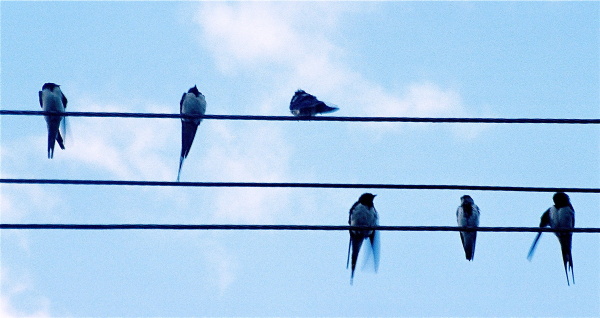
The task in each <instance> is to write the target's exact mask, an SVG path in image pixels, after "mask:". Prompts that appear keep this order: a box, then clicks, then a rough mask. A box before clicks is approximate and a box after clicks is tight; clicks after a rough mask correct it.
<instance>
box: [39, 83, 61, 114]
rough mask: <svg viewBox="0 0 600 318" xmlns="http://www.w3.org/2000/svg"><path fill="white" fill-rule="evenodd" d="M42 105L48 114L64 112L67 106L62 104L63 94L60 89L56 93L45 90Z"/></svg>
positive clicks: (56, 89) (55, 90)
mask: <svg viewBox="0 0 600 318" xmlns="http://www.w3.org/2000/svg"><path fill="white" fill-rule="evenodd" d="M42 104H43V106H44V111H46V112H64V111H65V106H64V105H63V103H62V93H61V92H60V89H58V88H55V89H54V91H50V90H48V89H45V90H43V91H42Z"/></svg>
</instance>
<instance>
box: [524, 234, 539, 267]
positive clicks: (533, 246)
mask: <svg viewBox="0 0 600 318" xmlns="http://www.w3.org/2000/svg"><path fill="white" fill-rule="evenodd" d="M540 236H542V232H538V234H537V235H536V237H535V239H534V240H533V244H531V248H530V249H529V253H528V254H527V260H529V261H530V262H531V259H532V258H533V253H534V252H535V248H536V247H537V243H538V241H539V239H540Z"/></svg>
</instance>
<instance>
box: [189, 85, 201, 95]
mask: <svg viewBox="0 0 600 318" xmlns="http://www.w3.org/2000/svg"><path fill="white" fill-rule="evenodd" d="M188 93H192V94H194V95H195V96H196V97H198V96H200V95H202V93H200V91H199V90H198V87H196V85H194V87H192V88H190V89H189V90H188Z"/></svg>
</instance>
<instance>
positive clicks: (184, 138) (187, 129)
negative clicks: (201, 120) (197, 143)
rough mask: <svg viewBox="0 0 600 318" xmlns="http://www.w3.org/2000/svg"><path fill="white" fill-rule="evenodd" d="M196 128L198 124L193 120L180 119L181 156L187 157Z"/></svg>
mask: <svg viewBox="0 0 600 318" xmlns="http://www.w3.org/2000/svg"><path fill="white" fill-rule="evenodd" d="M196 130H198V125H196V124H195V123H193V122H187V121H182V122H181V157H183V158H187V156H188V154H189V153H190V149H191V148H192V143H193V142H194V137H196Z"/></svg>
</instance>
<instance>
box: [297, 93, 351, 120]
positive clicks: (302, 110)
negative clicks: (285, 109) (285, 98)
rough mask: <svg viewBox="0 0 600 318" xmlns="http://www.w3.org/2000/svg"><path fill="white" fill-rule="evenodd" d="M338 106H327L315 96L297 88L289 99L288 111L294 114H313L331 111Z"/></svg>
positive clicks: (308, 115)
mask: <svg viewBox="0 0 600 318" xmlns="http://www.w3.org/2000/svg"><path fill="white" fill-rule="evenodd" d="M338 109H339V108H337V107H332V106H328V105H327V104H325V103H324V102H322V101H320V100H318V99H317V98H316V97H315V96H313V95H311V94H309V93H307V92H305V91H303V90H301V89H299V90H297V91H296V93H295V94H294V97H292V100H291V101H290V112H292V114H293V115H294V116H307V117H310V116H314V115H316V114H323V113H331V112H334V111H336V110H338Z"/></svg>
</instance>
